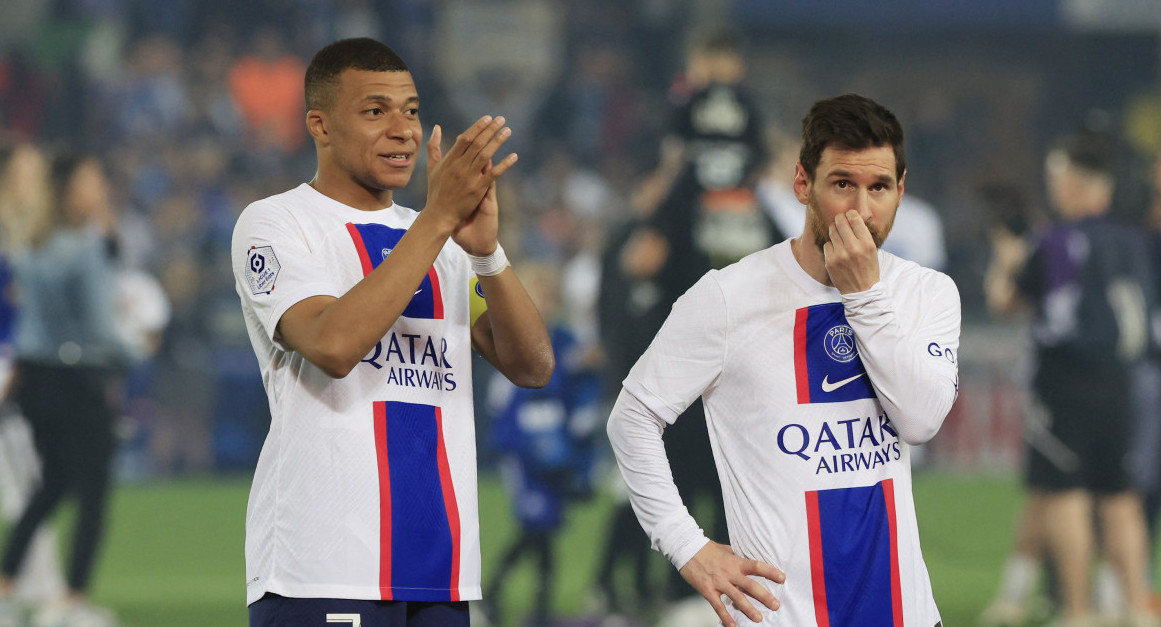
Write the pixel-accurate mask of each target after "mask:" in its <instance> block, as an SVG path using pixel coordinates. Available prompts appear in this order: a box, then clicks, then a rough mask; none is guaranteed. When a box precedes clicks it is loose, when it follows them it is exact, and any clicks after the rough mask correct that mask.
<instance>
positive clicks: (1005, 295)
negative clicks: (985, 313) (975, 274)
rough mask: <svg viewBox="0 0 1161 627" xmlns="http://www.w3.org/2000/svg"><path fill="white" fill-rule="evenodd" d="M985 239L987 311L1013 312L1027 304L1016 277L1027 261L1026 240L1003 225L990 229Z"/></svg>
mask: <svg viewBox="0 0 1161 627" xmlns="http://www.w3.org/2000/svg"><path fill="white" fill-rule="evenodd" d="M988 240H989V241H990V242H991V244H992V257H991V260H990V262H989V263H988V270H987V273H986V274H985V275H984V296H985V298H986V300H987V304H988V310H989V311H991V312H992V313H993V314H997V315H1006V314H1012V313H1016V312H1018V311H1020V310H1021V309H1022V308H1024V307H1025V305H1026V303H1025V302H1024V298H1023V296H1022V294H1021V292H1020V287H1019V284H1018V282H1017V276H1018V274H1019V273H1020V271H1021V270H1022V269H1023V268H1024V265H1025V263H1026V262H1027V260H1028V255H1029V252H1030V251H1029V248H1028V243H1027V242H1025V241H1024V239H1023V238H1021V237H1020V236H1018V235H1015V234H1013V233H1012V232H1010V231H1008V230H1007V229H1006V228H1003V227H995V228H993V229H992V230H991V231H990V232H989V233H988Z"/></svg>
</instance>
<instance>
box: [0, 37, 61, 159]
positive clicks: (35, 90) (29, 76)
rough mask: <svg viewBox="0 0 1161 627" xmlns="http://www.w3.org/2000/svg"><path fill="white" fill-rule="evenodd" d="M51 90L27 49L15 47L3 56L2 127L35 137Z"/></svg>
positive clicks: (0, 73)
mask: <svg viewBox="0 0 1161 627" xmlns="http://www.w3.org/2000/svg"><path fill="white" fill-rule="evenodd" d="M52 91H53V90H52V82H51V80H50V79H49V78H48V77H47V76H45V75H44V74H42V73H41V72H40V71H39V70H38V69H37V67H36V65H35V63H34V62H33V60H32V59H31V58H30V56H29V55H28V54H27V53H26V52H24V51H22V50H20V49H19V48H15V49H12V50H9V51H8V52H6V53H5V54H3V55H2V56H0V129H6V130H7V131H9V132H11V133H15V134H16V135H18V136H20V137H22V138H24V139H25V140H34V139H36V137H37V134H38V132H39V131H40V129H41V121H42V120H43V118H44V115H45V110H46V109H47V108H48V102H49V99H50V97H51V95H52Z"/></svg>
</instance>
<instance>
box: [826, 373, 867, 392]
mask: <svg viewBox="0 0 1161 627" xmlns="http://www.w3.org/2000/svg"><path fill="white" fill-rule="evenodd" d="M861 376H863V373H862V372H860V373H859V374H856V375H855V376H853V377H850V378H848V379H843V380H842V381H835V382H834V383H831V382H830V381H829V380H828V379H829V377H830V375H827V376H825V377H823V378H822V391H823V392H833V391H835V390H837V389H839V388H841V387H842V386H844V385H846V384H848V383H850V382H851V381H854V380H855V379H858V378H859V377H861Z"/></svg>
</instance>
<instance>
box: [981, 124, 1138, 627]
mask: <svg viewBox="0 0 1161 627" xmlns="http://www.w3.org/2000/svg"><path fill="white" fill-rule="evenodd" d="M1114 157H1115V155H1114V152H1113V147H1112V145H1111V142H1110V140H1109V139H1108V138H1107V137H1104V136H1103V135H1102V133H1100V132H1097V131H1093V130H1082V131H1080V132H1077V133H1073V134H1070V135H1067V136H1065V137H1062V138H1060V139H1059V140H1057V142H1056V143H1055V144H1054V145H1053V146H1052V147H1051V149H1050V150H1049V151H1048V154H1047V156H1046V157H1045V160H1044V173H1045V182H1046V186H1047V192H1048V196H1049V200H1050V201H1051V203H1052V207H1053V209H1055V212H1056V214H1057V216H1058V221H1057V223H1055V224H1053V225H1051V226H1050V227H1048V228H1045V229H1041V230H1039V231H1038V232H1036V233H1035V234H1033V235H1030V236H1022V235H1020V234H1016V233H1012V232H1011V231H1010V230H1009V229H1008V228H1006V227H1003V226H1000V225H997V226H996V227H995V228H994V229H993V231H992V233H991V239H992V262H991V267H990V268H989V272H988V275H987V277H986V278H985V281H986V282H985V293H986V296H987V298H988V305H989V307H990V308H991V310H992V311H993V312H994V313H996V314H1012V313H1016V312H1019V311H1021V310H1031V312H1032V321H1031V325H1032V329H1031V331H1032V341H1033V344H1034V346H1035V349H1036V369H1035V373H1034V374H1033V376H1032V381H1031V392H1032V394H1031V396H1032V401H1033V402H1032V403H1031V407H1032V411H1030V412H1029V415H1028V416H1027V418H1026V420H1025V433H1024V442H1025V444H1026V452H1027V455H1026V457H1027V460H1028V462H1027V468H1026V469H1025V470H1026V472H1025V477H1024V479H1025V483H1026V485H1027V487H1028V500H1027V502H1026V503H1025V505H1024V511H1023V518H1022V520H1021V522H1020V527H1019V530H1018V534H1017V537H1016V546H1015V549H1016V550H1015V551H1014V552H1013V555H1011V556H1009V558H1008V560H1007V563H1006V564H1005V568H1004V572H1005V574H1004V584H1005V585H1007V586H1010V589H1009V590H1005V591H1002V592H1001V593H1000V594H998V595H997V598H996V599H995V601H993V603H992V604H991V605H989V607H988V609H987V610H986V611H985V613H984V615H983V616H982V620H981V622H982V623H985V624H1010V623H1014V622H1016V619H1023V618H1025V615H1026V614H1027V606H1028V605H1029V603H1028V601H1029V599H1030V597H1031V594H1030V593H1031V592H1033V591H1034V583H1035V578H1036V576H1037V575H1038V573H1039V560H1040V558H1041V557H1047V558H1050V559H1051V560H1052V562H1053V564H1054V566H1055V577H1056V585H1057V587H1056V589H1057V591H1058V592H1059V595H1060V614H1061V616H1060V620H1059V624H1060V625H1088V624H1091V623H1092V622H1093V621H1094V617H1093V616H1092V613H1091V612H1092V609H1093V608H1092V599H1091V598H1092V596H1093V595H1092V586H1091V579H1090V578H1091V571H1092V561H1093V557H1094V555H1095V554H1097V552H1098V546H1097V540H1096V533H1095V530H1094V526H1093V520H1094V516H1095V518H1096V519H1098V520H1099V521H1100V525H1099V526H1100V531H1101V533H1100V535H1101V543H1100V547H1099V549H1100V553H1101V555H1102V557H1103V558H1104V559H1106V560H1107V561H1108V566H1109V567H1111V571H1112V572H1113V573H1115V577H1110V576H1109V575H1108V573H1109V571H1110V569H1109V568H1106V567H1104V566H1102V567H1101V568H1100V569H1098V571H1097V572H1098V573H1101V574H1100V578H1101V579H1102V580H1105V581H1107V582H1109V583H1112V584H1113V585H1114V587H1115V585H1116V584H1118V583H1119V585H1120V588H1121V593H1120V596H1121V597H1122V598H1123V601H1124V602H1123V603H1122V604H1121V605H1123V606H1124V607H1113V608H1108V609H1111V610H1114V613H1115V614H1124V618H1125V619H1126V620H1127V621H1128V623H1127V624H1132V625H1135V626H1136V625H1143V626H1156V625H1159V624H1161V619H1159V618H1158V616H1157V615H1156V613H1155V612H1154V611H1153V610H1152V609H1151V608H1150V607H1149V605H1150V601H1149V589H1148V585H1147V582H1146V579H1145V573H1146V569H1147V566H1148V563H1149V562H1148V550H1149V549H1148V534H1147V531H1146V529H1145V519H1144V514H1143V512H1142V507H1141V499H1140V495H1139V493H1138V492H1137V490H1136V489H1135V488H1134V485H1133V482H1132V475H1131V472H1130V469H1131V465H1130V464H1129V463H1127V460H1129V459H1131V451H1132V443H1133V437H1134V436H1133V405H1132V401H1133V393H1132V387H1131V381H1132V375H1133V369H1134V367H1135V366H1137V365H1138V364H1139V363H1140V360H1141V359H1142V358H1143V357H1144V356H1145V355H1146V351H1147V350H1148V349H1149V342H1150V339H1151V337H1150V336H1151V334H1150V330H1149V320H1150V317H1151V315H1152V312H1153V310H1154V308H1155V305H1154V303H1155V300H1154V295H1153V288H1152V280H1153V277H1152V272H1151V269H1150V267H1149V266H1150V263H1149V257H1148V253H1147V250H1146V245H1145V242H1144V241H1143V239H1142V238H1141V237H1140V235H1141V234H1140V233H1137V232H1134V231H1133V230H1132V229H1130V228H1129V227H1128V226H1125V225H1121V224H1119V223H1118V222H1117V221H1116V220H1114V219H1113V218H1112V217H1111V215H1110V212H1111V211H1112V210H1113V199H1114V196H1115V194H1114V192H1115V190H1116V178H1115V175H1114V165H1115V158H1114ZM1041 553H1043V555H1041ZM1020 593H1023V594H1020ZM1100 596H1101V597H1105V596H1106V595H1103V594H1102V595H1100Z"/></svg>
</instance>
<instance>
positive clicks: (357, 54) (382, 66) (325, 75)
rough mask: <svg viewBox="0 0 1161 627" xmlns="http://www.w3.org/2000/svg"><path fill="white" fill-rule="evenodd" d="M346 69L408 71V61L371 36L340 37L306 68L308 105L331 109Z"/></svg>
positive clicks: (308, 107) (308, 106) (313, 107)
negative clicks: (335, 88) (335, 92)
mask: <svg viewBox="0 0 1161 627" xmlns="http://www.w3.org/2000/svg"><path fill="white" fill-rule="evenodd" d="M345 70H364V71H367V72H407V71H409V70H408V69H407V64H406V63H404V62H403V59H402V58H401V57H400V56H399V55H398V54H395V51H394V50H392V49H391V48H390V47H388V46H387V45H386V44H384V43H381V42H378V41H375V40H374V39H370V38H367V37H357V38H353V39H340V40H338V41H336V42H334V43H332V44H329V45H328V46H326V47H324V48H323V49H322V50H319V51H318V52H317V53H315V55H314V58H313V59H311V60H310V65H309V66H307V68H306V108H307V109H321V110H324V111H325V110H327V109H328V108H330V106H331V105H332V104H334V103H333V99H334V86H335V84H336V83H338V80H339V75H340V74H342V73H343V72H344V71H345Z"/></svg>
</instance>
